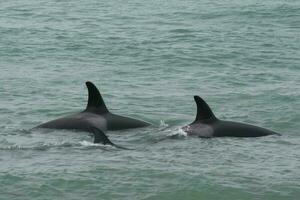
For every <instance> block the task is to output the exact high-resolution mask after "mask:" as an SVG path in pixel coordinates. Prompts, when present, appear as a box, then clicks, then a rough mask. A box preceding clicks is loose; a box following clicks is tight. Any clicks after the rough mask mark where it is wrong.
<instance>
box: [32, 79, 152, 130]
mask: <svg viewBox="0 0 300 200" xmlns="http://www.w3.org/2000/svg"><path fill="white" fill-rule="evenodd" d="M86 86H87V88H88V96H89V97H88V103H87V107H86V109H85V110H84V111H82V112H80V113H76V114H73V115H70V116H66V117H62V118H59V119H55V120H52V121H49V122H46V123H44V124H41V125H39V126H37V128H49V129H73V130H80V131H86V132H91V129H90V128H89V127H95V128H97V129H99V130H101V131H106V130H123V129H130V128H140V127H145V126H149V125H150V124H149V123H147V122H145V121H141V120H137V119H132V118H129V117H123V116H120V115H115V114H113V113H111V112H109V110H108V109H107V107H106V105H105V103H104V101H103V98H102V96H101V94H100V92H99V90H98V89H97V87H96V86H95V85H94V84H93V83H92V82H86Z"/></svg>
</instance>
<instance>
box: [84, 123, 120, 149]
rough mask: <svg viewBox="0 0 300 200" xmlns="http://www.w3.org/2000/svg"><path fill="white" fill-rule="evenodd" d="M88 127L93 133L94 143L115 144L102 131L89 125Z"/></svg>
mask: <svg viewBox="0 0 300 200" xmlns="http://www.w3.org/2000/svg"><path fill="white" fill-rule="evenodd" d="M89 128H90V132H92V133H93V134H94V143H102V144H104V145H106V144H109V145H112V146H115V144H114V143H112V142H111V141H110V140H109V139H108V137H107V136H106V135H105V133H104V132H103V131H101V130H100V129H98V128H96V127H89Z"/></svg>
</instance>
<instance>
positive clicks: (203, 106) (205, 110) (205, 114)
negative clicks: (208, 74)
mask: <svg viewBox="0 0 300 200" xmlns="http://www.w3.org/2000/svg"><path fill="white" fill-rule="evenodd" d="M194 99H195V102H196V104H197V116H196V119H195V121H199V120H200V121H201V120H210V119H212V120H214V119H217V118H216V117H215V115H214V113H213V112H212V111H211V109H210V107H209V106H208V104H207V103H206V102H205V101H204V100H203V99H202V98H201V97H199V96H194Z"/></svg>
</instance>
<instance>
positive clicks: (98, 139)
mask: <svg viewBox="0 0 300 200" xmlns="http://www.w3.org/2000/svg"><path fill="white" fill-rule="evenodd" d="M89 129H90V132H92V133H93V134H94V143H96V144H97V143H102V144H104V145H107V144H109V145H111V146H114V147H117V148H119V149H125V150H132V149H128V148H125V147H121V146H119V145H116V144H114V143H112V142H111V141H110V140H109V139H108V137H107V136H106V135H105V133H104V132H103V131H102V130H100V129H98V128H96V127H93V126H91V127H89Z"/></svg>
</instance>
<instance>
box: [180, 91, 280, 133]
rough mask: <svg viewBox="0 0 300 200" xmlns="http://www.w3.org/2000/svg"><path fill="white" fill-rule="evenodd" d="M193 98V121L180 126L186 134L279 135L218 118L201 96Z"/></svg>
mask: <svg viewBox="0 0 300 200" xmlns="http://www.w3.org/2000/svg"><path fill="white" fill-rule="evenodd" d="M194 99H195V102H196V104H197V116H196V119H195V121H194V122H193V123H191V124H189V125H187V126H184V127H183V128H182V129H183V130H184V131H185V132H186V133H187V134H188V135H195V136H198V137H203V138H211V137H261V136H267V135H280V134H279V133H276V132H274V131H271V130H268V129H265V128H261V127H257V126H253V125H250V124H244V123H239V122H231V121H223V120H219V119H218V118H217V117H216V116H215V115H214V113H213V112H212V110H211V109H210V107H209V106H208V104H207V103H206V102H205V101H204V100H203V99H202V98H201V97H199V96H194Z"/></svg>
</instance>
